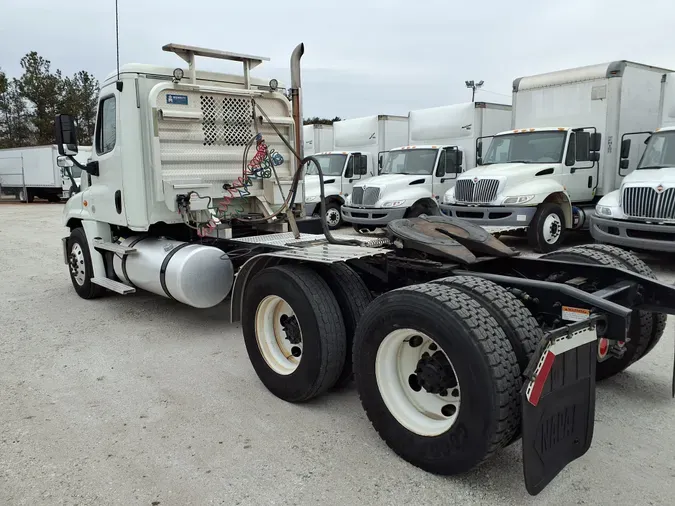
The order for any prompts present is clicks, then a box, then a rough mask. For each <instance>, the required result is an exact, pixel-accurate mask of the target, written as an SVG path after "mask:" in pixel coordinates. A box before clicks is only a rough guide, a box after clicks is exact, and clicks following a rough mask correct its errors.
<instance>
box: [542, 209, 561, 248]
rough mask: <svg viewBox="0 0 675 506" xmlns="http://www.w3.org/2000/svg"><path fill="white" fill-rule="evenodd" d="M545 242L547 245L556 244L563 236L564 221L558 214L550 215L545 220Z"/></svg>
mask: <svg viewBox="0 0 675 506" xmlns="http://www.w3.org/2000/svg"><path fill="white" fill-rule="evenodd" d="M542 231H543V236H544V241H546V243H547V244H555V243H556V242H558V240H559V239H560V235H561V234H562V221H561V220H560V216H558V215H557V214H549V215H548V216H547V217H546V219H545V220H544V225H543V230H542Z"/></svg>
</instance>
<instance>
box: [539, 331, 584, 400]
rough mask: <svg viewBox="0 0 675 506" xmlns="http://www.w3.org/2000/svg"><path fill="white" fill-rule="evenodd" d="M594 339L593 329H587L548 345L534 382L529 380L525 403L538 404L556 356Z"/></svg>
mask: <svg viewBox="0 0 675 506" xmlns="http://www.w3.org/2000/svg"><path fill="white" fill-rule="evenodd" d="M596 339H597V334H596V331H595V327H593V328H590V327H589V328H586V329H584V330H579V331H577V332H575V333H574V334H573V335H572V336H571V337H569V338H568V337H559V338H558V339H556V340H555V342H554V343H553V344H549V345H548V347H547V348H546V351H545V352H544V354H543V355H542V357H541V359H540V360H539V364H538V365H537V368H536V370H535V371H534V380H531V381H530V384H529V385H528V387H527V401H528V402H529V403H530V404H532V405H533V406H536V405H537V404H539V400H540V399H541V394H542V392H543V390H544V385H545V384H546V380H547V379H548V375H549V374H550V373H551V368H552V367H553V362H555V357H556V356H557V355H562V354H563V353H565V352H567V351H570V350H572V349H574V348H578V347H580V346H583V345H585V344H588V343H591V342H593V341H595V340H596Z"/></svg>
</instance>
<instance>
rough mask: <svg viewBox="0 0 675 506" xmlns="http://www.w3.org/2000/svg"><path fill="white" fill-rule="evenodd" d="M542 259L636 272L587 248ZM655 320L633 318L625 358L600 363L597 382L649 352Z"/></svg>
mask: <svg viewBox="0 0 675 506" xmlns="http://www.w3.org/2000/svg"><path fill="white" fill-rule="evenodd" d="M542 258H550V259H552V260H563V261H570V262H580V263H586V264H596V265H606V266H609V267H614V268H617V269H626V268H628V270H634V269H633V268H630V267H628V265H627V264H625V263H623V262H621V261H620V260H618V259H617V258H615V257H613V256H610V255H608V254H607V253H604V252H602V251H597V250H594V249H589V248H585V247H584V246H579V247H574V248H569V249H565V250H561V251H556V252H553V253H549V254H548V255H544V256H543V257H542ZM652 328H653V319H652V314H651V313H648V312H646V311H640V312H639V318H633V319H632V322H631V327H630V329H629V331H628V335H629V337H630V341H628V342H626V350H625V352H624V354H623V357H622V358H620V359H618V358H610V359H608V360H605V361H603V362H598V364H597V368H596V374H595V377H596V380H598V381H601V380H603V379H606V378H610V377H612V376H615V375H616V374H619V373H620V372H622V371H624V370H625V369H626V368H627V367H628V366H630V365H631V364H633V363H634V362H636V361H637V360H639V359H640V358H641V357H642V356H643V355H644V353H645V351H646V350H647V346H649V341H650V340H651V338H652Z"/></svg>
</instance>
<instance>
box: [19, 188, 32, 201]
mask: <svg viewBox="0 0 675 506" xmlns="http://www.w3.org/2000/svg"><path fill="white" fill-rule="evenodd" d="M19 200H20V201H21V202H24V203H25V202H28V203H29V204H31V203H32V202H33V200H35V195H33V194H32V193H31V192H30V191H29V190H26V191H25V192H24V191H23V190H21V191H19Z"/></svg>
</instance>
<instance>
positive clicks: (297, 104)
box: [290, 42, 305, 179]
mask: <svg viewBox="0 0 675 506" xmlns="http://www.w3.org/2000/svg"><path fill="white" fill-rule="evenodd" d="M303 54H305V45H304V44H303V43H302V42H301V43H300V44H298V45H297V46H295V49H294V50H293V53H292V54H291V90H290V92H291V107H292V111H293V120H294V121H295V150H296V151H297V153H298V156H300V159H302V158H304V156H305V153H304V149H303V148H304V144H303V140H304V139H303V138H302V84H301V76H300V59H301V58H302V55H303ZM300 177H301V179H304V178H303V176H302V175H301V176H300Z"/></svg>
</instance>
